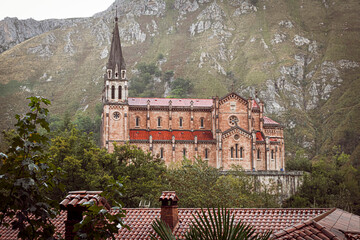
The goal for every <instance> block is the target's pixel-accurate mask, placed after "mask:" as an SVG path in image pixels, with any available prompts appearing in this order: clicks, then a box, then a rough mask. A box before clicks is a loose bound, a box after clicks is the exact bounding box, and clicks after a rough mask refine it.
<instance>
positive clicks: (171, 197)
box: [159, 191, 179, 201]
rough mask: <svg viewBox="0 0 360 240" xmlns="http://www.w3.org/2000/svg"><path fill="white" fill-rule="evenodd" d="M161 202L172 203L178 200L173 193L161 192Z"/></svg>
mask: <svg viewBox="0 0 360 240" xmlns="http://www.w3.org/2000/svg"><path fill="white" fill-rule="evenodd" d="M159 200H160V201H162V200H172V201H179V198H178V197H177V196H176V193H175V191H163V192H162V194H161V196H160V198H159Z"/></svg>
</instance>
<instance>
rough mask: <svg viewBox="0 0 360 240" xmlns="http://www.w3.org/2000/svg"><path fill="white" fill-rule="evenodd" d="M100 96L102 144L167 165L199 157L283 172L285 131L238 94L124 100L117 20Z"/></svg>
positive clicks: (260, 106)
mask: <svg viewBox="0 0 360 240" xmlns="http://www.w3.org/2000/svg"><path fill="white" fill-rule="evenodd" d="M109 55H110V56H109V60H108V63H107V65H106V74H105V76H104V77H105V78H104V89H103V93H102V101H103V114H102V126H101V145H102V147H105V148H107V149H108V151H109V152H112V151H113V149H114V146H113V144H114V143H115V144H125V143H127V142H129V143H130V144H134V145H136V146H138V147H139V148H141V149H143V150H144V151H150V152H151V153H152V154H153V155H154V156H158V157H160V158H162V159H163V160H164V161H165V163H166V164H167V165H169V164H171V163H172V162H176V161H181V160H182V159H183V157H186V158H189V159H194V157H201V158H202V159H203V160H206V161H208V163H209V165H211V166H213V167H217V168H221V167H222V168H224V169H225V170H226V169H230V168H231V166H232V165H238V166H241V167H243V168H244V169H245V170H284V168H285V158H284V157H285V151H284V135H283V127H282V126H281V125H280V124H279V123H277V122H275V121H273V120H271V119H270V118H268V117H266V116H264V115H263V111H264V104H263V103H262V102H256V101H255V100H253V99H251V98H249V99H245V98H243V97H241V96H239V95H238V94H236V93H229V94H227V95H226V96H224V97H222V98H219V97H214V98H212V99H195V98H194V99H174V98H136V97H129V96H128V80H127V76H126V68H125V61H124V58H123V54H122V50H121V43H120V36H119V30H118V19H117V18H116V19H115V28H114V31H113V37H112V42H111V50H110V54H109Z"/></svg>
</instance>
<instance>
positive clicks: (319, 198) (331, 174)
mask: <svg viewBox="0 0 360 240" xmlns="http://www.w3.org/2000/svg"><path fill="white" fill-rule="evenodd" d="M359 180H360V174H359V170H358V169H355V168H354V167H353V166H352V164H351V161H350V156H349V155H347V154H344V153H340V152H337V151H336V152H335V153H334V154H333V155H332V156H322V157H319V158H318V159H316V160H314V161H313V163H312V168H311V174H308V175H306V176H305V178H304V184H303V186H302V187H301V189H300V191H299V192H298V193H297V194H296V195H295V196H293V197H291V198H290V199H289V200H287V201H286V203H285V206H287V207H297V206H302V207H338V208H341V209H344V210H346V211H350V212H355V213H357V214H359V213H360V207H359V205H360V184H359V183H360V182H359Z"/></svg>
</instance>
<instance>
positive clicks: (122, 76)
mask: <svg viewBox="0 0 360 240" xmlns="http://www.w3.org/2000/svg"><path fill="white" fill-rule="evenodd" d="M121 78H122V79H125V70H121Z"/></svg>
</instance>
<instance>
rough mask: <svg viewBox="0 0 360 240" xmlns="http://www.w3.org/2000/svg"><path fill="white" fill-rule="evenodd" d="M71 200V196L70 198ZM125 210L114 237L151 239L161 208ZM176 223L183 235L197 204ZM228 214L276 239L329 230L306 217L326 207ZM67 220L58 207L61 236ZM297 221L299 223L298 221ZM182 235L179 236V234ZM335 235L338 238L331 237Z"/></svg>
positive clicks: (7, 233)
mask: <svg viewBox="0 0 360 240" xmlns="http://www.w3.org/2000/svg"><path fill="white" fill-rule="evenodd" d="M82 194H85V193H81V194H69V195H72V196H74V195H75V196H77V195H80V196H82ZM84 196H85V195H84ZM172 196H173V195H172V193H171V192H168V193H166V194H165V195H164V198H167V197H168V198H171V197H172ZM71 200H73V199H72V198H71ZM124 210H125V211H126V218H124V222H125V223H126V224H128V225H129V226H130V228H131V231H128V230H127V229H125V228H121V229H119V233H118V235H117V236H116V239H150V238H149V233H151V232H152V231H153V230H152V228H151V223H152V222H153V221H154V219H155V218H160V208H128V209H126V208H125V209H124ZM178 210H179V223H178V224H177V226H176V227H175V229H174V233H175V235H176V236H178V237H180V236H182V235H183V234H184V233H185V232H186V231H187V230H188V226H189V224H190V223H191V221H192V219H193V214H195V213H196V212H200V209H198V208H179V209H178ZM228 210H229V211H230V213H231V214H234V216H235V220H236V221H239V220H241V221H243V222H245V223H247V224H251V225H253V226H254V228H255V229H256V230H257V231H258V232H264V231H267V230H272V231H273V232H274V233H275V235H274V236H277V237H279V238H275V239H314V238H308V237H309V236H308V235H307V234H306V233H309V234H312V235H310V236H317V237H319V238H320V237H321V238H324V236H327V235H328V234H332V233H331V232H325V231H324V230H326V229H322V228H320V229H319V227H316V226H317V225H314V222H313V221H308V220H309V219H312V218H314V217H316V216H319V215H320V214H323V213H325V212H327V211H329V209H240V208H237V209H228ZM111 212H112V213H114V214H115V213H116V212H117V210H111ZM65 220H66V211H61V213H60V215H59V216H58V217H57V218H56V219H55V220H53V222H54V224H55V225H56V229H57V230H58V231H59V232H60V233H61V234H62V236H64V232H65V225H64V221H65ZM297 224H298V225H297ZM310 224H312V225H311V227H313V228H314V229H316V230H317V234H316V233H314V232H313V231H311V230H309V229H308V228H307V229H306V230H307V231H306V232H304V231H302V229H304V228H306V227H309V225H310ZM290 227H292V228H291V230H292V232H291V233H287V232H285V231H283V232H279V231H281V230H283V229H287V231H289V228H290ZM0 234H3V236H9V237H8V238H6V239H16V232H15V231H13V230H11V229H4V227H3V226H2V227H0ZM289 234H293V235H291V236H293V237H294V238H289V236H290V235H289ZM321 238H320V239H321ZM180 239H181V238H180ZM333 239H338V238H333Z"/></svg>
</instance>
